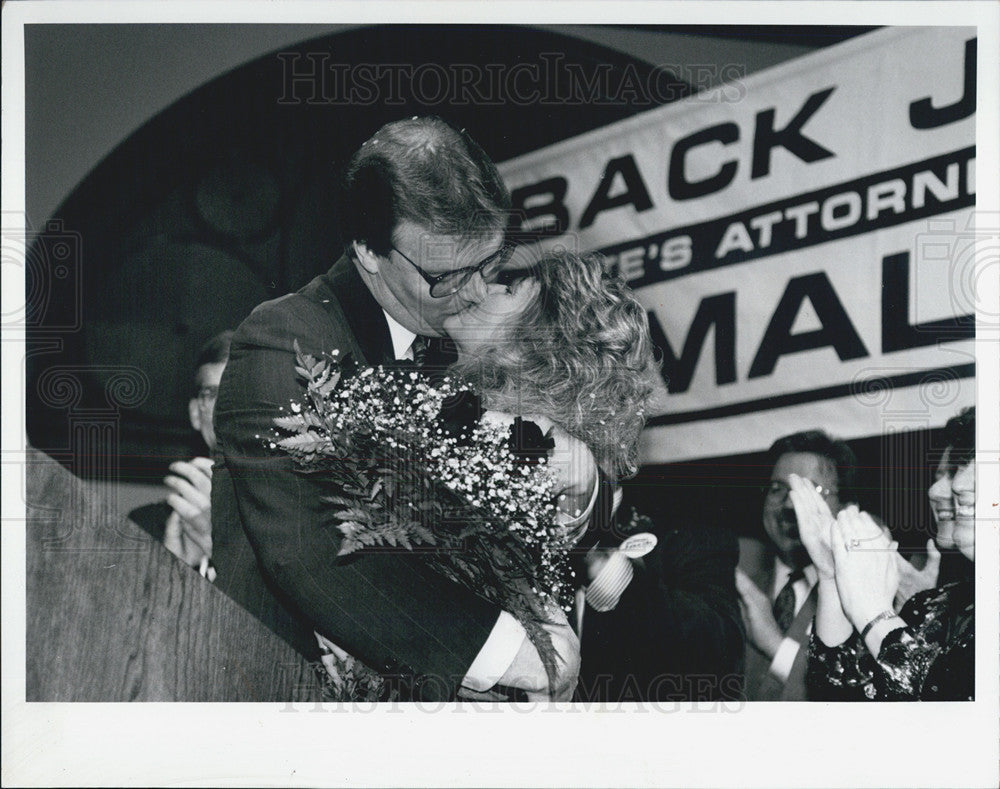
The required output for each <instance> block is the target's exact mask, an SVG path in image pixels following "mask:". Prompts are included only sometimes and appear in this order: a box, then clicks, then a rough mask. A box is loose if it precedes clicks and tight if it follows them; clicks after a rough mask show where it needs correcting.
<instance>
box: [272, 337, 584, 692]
mask: <svg viewBox="0 0 1000 789" xmlns="http://www.w3.org/2000/svg"><path fill="white" fill-rule="evenodd" d="M295 353H296V367H295V370H296V373H297V374H298V376H299V377H300V378H301V379H303V381H304V382H305V387H306V388H305V396H304V398H303V399H302V400H301V401H299V402H293V403H291V404H290V406H289V410H288V412H287V413H285V414H283V415H282V416H279V417H277V418H275V420H274V423H275V425H276V426H277V428H278V430H277V431H275V434H274V436H273V437H272V439H271V440H270V441H269V444H270V447H271V448H272V449H278V450H281V451H284V452H286V453H288V454H289V455H291V456H292V458H294V460H295V461H296V464H297V466H298V468H299V470H300V471H301V472H302V473H306V474H312V475H320V476H321V478H322V481H323V482H324V483H327V484H329V486H330V490H331V493H330V495H328V496H326V497H325V499H324V500H325V501H326V502H327V503H329V505H330V506H331V507H332V508H333V514H334V522H335V524H336V528H338V529H339V531H340V533H341V543H340V551H339V554H340V555H341V556H346V555H349V554H352V553H355V552H357V551H377V550H382V551H384V550H406V551H419V552H420V553H421V555H422V558H423V560H425V561H427V563H428V564H429V565H430V566H432V567H433V568H434V569H436V570H437V571H439V572H441V573H443V574H444V575H446V576H447V577H449V578H450V579H452V580H454V581H457V582H459V583H461V584H464V585H465V586H467V587H469V588H470V589H472V590H474V591H476V592H477V593H478V594H480V595H482V596H483V597H485V598H486V599H488V600H490V601H491V602H494V603H496V604H497V605H499V606H500V607H501V608H502V609H503V610H505V611H508V612H509V613H510V614H512V615H513V616H515V617H516V618H517V619H518V620H519V621H520V622H521V624H522V625H523V626H524V628H525V631H526V633H527V634H528V637H529V638H530V639H531V640H532V643H533V644H534V645H535V647H536V648H537V649H538V651H539V655H540V656H541V658H542V661H543V663H544V664H545V667H546V670H547V672H548V674H549V678H550V681H551V680H552V679H553V677H554V672H555V670H556V665H555V661H556V660H557V656H556V653H555V650H554V649H553V647H552V643H551V641H550V640H549V637H548V634H547V632H546V631H545V630H544V627H543V625H544V623H545V622H546V621H547V620H548V618H549V616H550V612H551V611H552V607H553V606H557V605H565V604H566V603H568V599H569V595H570V583H569V582H568V581H569V577H570V575H571V571H570V570H569V568H568V553H569V550H570V548H571V547H572V541H571V538H570V537H569V536H568V535H567V533H566V531H565V529H564V528H562V527H561V526H560V524H559V522H558V518H557V513H558V509H557V507H556V495H557V493H558V491H557V490H556V484H557V476H556V474H555V472H554V470H553V469H552V468H551V467H550V465H549V462H548V451H549V450H550V449H551V448H552V447H553V446H554V441H553V440H552V438H551V437H549V436H548V435H543V433H542V431H541V429H540V428H539V427H538V426H537V425H536V424H534V423H533V422H530V421H528V420H523V419H521V418H520V417H517V418H514V419H513V423H512V424H511V423H510V420H509V419H504V418H503V415H498V414H495V413H494V412H485V413H484V412H483V409H482V405H481V402H480V400H479V398H478V396H477V395H476V393H475V392H473V391H472V390H471V388H470V387H468V386H467V385H465V384H463V383H461V382H458V381H456V380H454V379H451V378H448V377H445V378H444V379H443V380H441V381H439V382H437V381H435V382H434V383H433V384H432V383H431V382H430V381H429V380H427V378H425V377H424V376H423V375H422V374H421V373H420V371H419V370H418V369H417V368H415V367H413V366H410V365H400V366H397V367H366V368H359V367H357V366H356V365H353V364H351V363H350V362H349V361H348V360H346V359H341V358H339V353H338V352H337V351H334V352H332V353H331V354H329V355H324V356H322V357H319V358H317V357H314V356H312V355H310V354H305V353H303V352H302V351H301V349H300V348H299V346H298V343H297V342H296V343H295Z"/></svg>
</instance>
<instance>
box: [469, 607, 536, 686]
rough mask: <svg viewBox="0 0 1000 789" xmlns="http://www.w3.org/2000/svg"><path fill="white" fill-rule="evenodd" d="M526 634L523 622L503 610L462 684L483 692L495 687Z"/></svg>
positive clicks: (511, 661) (512, 660)
mask: <svg viewBox="0 0 1000 789" xmlns="http://www.w3.org/2000/svg"><path fill="white" fill-rule="evenodd" d="M527 637H528V634H527V633H526V632H525V631H524V627H523V626H522V625H521V623H520V622H518V621H517V620H516V619H515V618H514V617H513V616H511V615H510V614H508V613H507V612H506V611H501V612H500V616H498V617H497V621H496V624H494V625H493V630H491V631H490V636H489V638H487V639H486V643H485V644H483V648H482V649H480V650H479V654H478V655H476V659H475V660H473V661H472V665H471V666H470V667H469V671H468V673H467V674H466V675H465V679H463V680H462V685H464V686H465V687H467V688H469V689H470V690H475V691H480V692H481V691H484V690H489V689H490V688H492V687H493V686H494V685H496V684H497V682H499V681H500V678H501V677H502V676H503V675H504V674H506V673H507V669H509V668H510V664H511V663H513V662H514V658H515V657H516V656H517V653H518V650H520V648H521V644H522V643H524V639H525V638H527Z"/></svg>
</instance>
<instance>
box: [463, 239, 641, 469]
mask: <svg viewBox="0 0 1000 789" xmlns="http://www.w3.org/2000/svg"><path fill="white" fill-rule="evenodd" d="M527 275H528V276H531V277H532V278H534V279H536V280H537V281H538V283H539V285H540V288H539V293H538V296H537V298H535V299H534V300H533V301H532V303H531V304H529V305H528V307H527V308H526V309H525V310H524V312H523V313H522V314H521V315H520V316H519V317H518V321H517V325H516V326H513V327H511V331H510V332H509V333H508V334H506V335H505V336H504V338H503V339H502V340H501V341H499V342H496V343H491V344H490V345H489V346H488V347H487V348H485V349H484V351H483V353H482V354H481V355H479V356H477V357H475V358H473V359H463V360H460V361H459V362H458V363H456V365H454V366H453V368H452V370H453V372H455V373H457V374H459V375H460V376H462V377H463V378H465V379H467V380H469V381H470V382H471V383H472V385H473V386H475V387H476V388H477V390H478V391H479V392H480V393H482V395H483V397H484V399H485V401H486V404H487V406H488V407H489V408H494V409H497V410H502V411H509V412H511V413H515V414H521V415H529V414H539V415H542V416H546V417H548V418H549V419H551V420H552V421H553V422H555V423H556V424H557V425H559V426H560V427H561V428H563V429H564V430H565V431H566V432H567V433H569V434H570V435H572V436H574V437H576V438H578V439H579V440H580V441H582V442H584V443H585V444H586V445H587V446H588V448H589V449H590V451H591V452H593V454H594V458H595V460H596V461H597V463H598V465H599V466H600V467H601V469H602V471H604V473H605V474H607V475H608V476H609V477H611V478H612V479H613V480H614V479H619V478H621V477H625V476H631V475H632V474H634V473H635V472H636V470H637V468H638V455H639V435H640V433H641V432H642V428H643V426H644V424H645V421H646V409H647V406H648V403H649V400H650V398H651V396H652V394H653V380H654V378H655V376H656V372H657V364H656V362H655V360H654V358H653V345H652V341H651V340H650V337H649V322H648V319H647V317H646V312H645V310H644V309H643V308H642V306H641V305H640V304H639V302H638V301H637V300H636V298H635V296H633V295H632V292H631V291H630V290H629V288H628V286H627V285H626V284H625V281H624V280H623V279H622V278H621V277H620V276H610V275H608V274H607V273H606V271H605V267H604V262H603V259H602V258H601V257H599V256H597V255H587V256H579V255H575V254H570V253H561V254H552V255H548V256H546V257H544V258H542V259H541V260H539V261H538V262H537V263H535V264H534V265H533V266H532V267H531V268H530V269H529V270H528V272H527Z"/></svg>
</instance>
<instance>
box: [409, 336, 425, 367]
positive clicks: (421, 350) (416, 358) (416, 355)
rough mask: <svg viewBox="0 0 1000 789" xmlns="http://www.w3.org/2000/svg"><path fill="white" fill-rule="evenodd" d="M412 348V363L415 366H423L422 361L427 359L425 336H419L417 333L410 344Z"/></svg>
mask: <svg viewBox="0 0 1000 789" xmlns="http://www.w3.org/2000/svg"><path fill="white" fill-rule="evenodd" d="M410 348H412V349H413V363H414V364H415V365H416V366H417V367H423V366H424V361H426V359H427V338H426V337H421V336H420V335H419V334H418V335H417V336H416V337H415V338H414V340H413V344H412V345H411V346H410Z"/></svg>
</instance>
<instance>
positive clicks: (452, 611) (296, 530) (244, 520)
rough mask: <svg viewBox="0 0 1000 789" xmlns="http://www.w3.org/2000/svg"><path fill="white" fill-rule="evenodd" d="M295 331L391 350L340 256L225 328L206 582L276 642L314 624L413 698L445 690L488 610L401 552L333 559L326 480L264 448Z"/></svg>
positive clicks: (363, 358)
mask: <svg viewBox="0 0 1000 789" xmlns="http://www.w3.org/2000/svg"><path fill="white" fill-rule="evenodd" d="M295 340H298V343H299V346H300V347H301V349H302V351H303V352H305V353H309V354H313V355H317V356H318V355H319V354H321V353H330V352H331V351H333V350H335V349H336V350H339V351H340V354H341V356H342V357H343V356H344V355H346V354H350V355H351V356H352V357H353V358H354V359H355V360H357V361H358V362H360V363H362V364H379V363H383V362H388V361H391V360H392V359H393V353H392V342H391V339H390V337H389V330H388V326H387V324H386V321H385V316H384V314H383V312H382V310H381V308H380V307H379V305H378V303H377V302H376V301H375V300H374V298H373V297H372V295H371V293H370V292H369V290H368V288H367V287H366V286H365V284H364V283H363V281H362V280H361V277H360V276H359V274H358V272H357V270H356V268H355V265H354V264H353V263H352V262H351V261H349V260H348V259H347V258H346V257H345V258H341V259H340V260H339V261H337V263H335V264H334V266H333V268H331V269H330V271H329V272H327V273H326V274H324V275H322V276H320V277H317V278H316V279H314V280H313V281H312V282H310V283H309V284H308V285H306V287H304V288H303V289H302V290H300V291H299V292H297V293H293V294H290V295H287V296H284V297H282V298H279V299H276V300H274V301H270V302H267V303H265V304H262V305H260V306H259V307H257V308H256V309H255V310H254V311H253V313H251V315H250V317H248V318H247V319H246V320H245V321H244V322H243V324H242V325H240V327H239V328H238V329H237V330H236V333H235V335H234V336H233V342H232V348H231V350H230V355H229V363H228V364H227V366H226V370H225V373H224V374H223V377H222V382H221V384H220V387H219V398H218V401H217V402H216V406H215V432H216V436H217V438H218V448H217V452H216V458H215V463H216V465H215V468H214V472H213V484H212V519H213V542H214V546H213V561H214V563H215V565H216V568H217V570H218V578H217V581H216V585H217V586H222V587H223V588H224V590H226V591H227V592H228V593H229V594H230V595H231V596H233V597H236V598H237V599H238V600H239V601H240V602H242V603H243V604H244V605H246V606H247V607H248V608H250V609H251V611H253V612H255V613H257V614H258V615H259V616H261V617H262V618H263V619H265V620H266V621H267V623H268V624H269V625H270V626H272V628H274V629H276V630H279V631H283V632H282V634H283V635H285V636H286V638H289V639H290V640H292V639H295V638H299V637H300V636H302V634H303V633H308V630H309V629H311V628H315V629H316V630H317V631H319V632H320V633H322V634H323V635H324V636H327V637H328V638H330V639H331V640H332V641H333V642H334V643H336V644H337V645H338V646H340V647H342V648H343V649H345V650H347V651H348V652H349V653H351V654H352V655H354V656H355V657H357V658H359V659H360V660H362V661H364V662H365V663H366V664H368V665H369V666H371V667H372V668H374V669H375V670H377V671H379V672H381V673H384V674H386V675H389V676H403V677H409V678H411V680H412V684H413V686H415V687H413V686H411V690H410V692H412V693H414V694H415V695H416V696H417V697H421V698H433V699H437V698H450V697H452V696H453V695H454V693H455V690H456V688H457V686H458V684H459V683H460V682H461V680H462V678H463V677H464V676H465V674H466V672H467V671H468V669H469V667H470V666H471V664H472V662H473V660H474V659H475V657H476V655H477V654H478V652H479V650H480V649H481V647H482V646H483V644H484V643H485V642H486V640H487V638H488V637H489V635H490V631H491V630H492V628H493V625H494V624H495V622H496V619H497V616H498V614H499V610H498V609H497V607H496V606H494V605H492V604H490V603H488V602H486V601H485V600H483V599H482V598H480V597H478V596H477V595H476V594H474V593H473V592H471V591H469V590H467V589H465V588H464V587H461V586H459V585H457V584H455V583H452V582H450V581H448V580H446V579H445V578H444V577H443V576H441V575H440V574H437V573H435V572H433V571H431V570H430V569H429V568H428V567H427V566H426V565H425V564H424V563H423V562H422V560H421V559H420V557H419V556H418V555H417V554H415V553H412V552H407V551H399V552H384V551H379V552H368V553H364V554H354V555H352V556H350V557H346V558H338V557H337V551H338V549H339V547H340V537H341V535H340V532H339V531H338V529H337V527H336V521H335V520H334V519H333V518H332V516H331V513H332V508H331V507H330V506H328V505H325V504H324V503H323V502H322V501H321V497H322V496H324V495H329V494H330V491H329V489H324V488H322V487H320V483H319V482H317V481H316V480H315V479H313V478H310V477H308V476H306V475H303V474H301V473H298V472H296V471H295V470H294V466H293V463H292V461H291V459H290V458H288V457H287V456H286V455H285V454H284V453H282V452H280V451H275V450H273V449H270V448H268V447H267V444H266V442H267V439H268V438H269V437H271V436H272V435H273V422H272V420H273V418H274V417H275V416H277V415H279V408H281V407H285V408H286V409H287V408H288V405H289V402H290V401H291V400H293V399H296V400H297V399H300V398H301V396H302V393H303V384H302V382H301V381H299V380H297V378H296V374H295V371H294V369H293V368H294V363H295V353H294V350H293V342H294V341H295ZM241 527H242V528H241ZM251 548H252V552H251V550H250V549H251ZM258 563H259V566H260V568H262V570H263V575H264V576H265V577H266V579H267V580H266V581H265V578H262V577H261V574H260V572H259V571H258V567H257V564H258ZM269 587H270V588H269ZM272 591H273V592H274V593H275V594H276V595H277V596H278V597H280V598H281V599H282V602H283V604H284V605H283V606H277V605H276V603H275V602H274V598H273V597H272V595H271V592H272ZM282 609H285V610H282ZM289 612H290V613H289Z"/></svg>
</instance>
